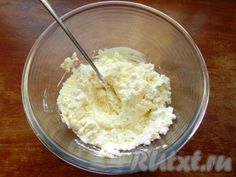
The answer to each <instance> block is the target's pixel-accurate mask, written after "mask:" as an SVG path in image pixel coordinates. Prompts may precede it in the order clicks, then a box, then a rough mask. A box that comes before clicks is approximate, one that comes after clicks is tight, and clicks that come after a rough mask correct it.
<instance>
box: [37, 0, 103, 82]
mask: <svg viewBox="0 0 236 177" xmlns="http://www.w3.org/2000/svg"><path fill="white" fill-rule="evenodd" d="M39 1H40V2H41V3H42V4H43V6H44V7H45V8H46V9H47V11H48V12H49V13H50V14H51V15H52V17H53V18H54V19H55V20H56V22H57V23H58V24H59V25H60V27H61V28H62V29H63V31H64V32H65V33H66V34H67V36H68V37H69V38H70V39H71V41H72V42H73V43H74V45H75V46H76V47H77V49H78V50H79V51H80V53H81V54H82V55H83V56H84V58H85V59H86V60H87V62H88V63H89V64H90V65H91V66H92V68H93V69H94V71H95V72H96V73H97V75H98V78H99V79H100V80H101V81H102V82H104V80H103V77H102V75H101V74H100V72H99V71H98V69H97V67H96V66H95V65H94V63H93V61H92V60H91V59H90V57H89V56H88V54H87V53H86V52H85V51H84V49H83V48H82V47H81V45H80V44H79V42H78V41H77V40H76V39H75V37H74V36H73V34H72V33H71V32H70V30H69V29H68V28H67V27H66V26H65V25H64V23H63V22H62V20H61V19H60V18H59V17H58V16H57V14H56V12H55V11H54V10H53V8H52V6H51V5H50V4H49V2H48V1H47V0H39Z"/></svg>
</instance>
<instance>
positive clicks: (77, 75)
mask: <svg viewBox="0 0 236 177" xmlns="http://www.w3.org/2000/svg"><path fill="white" fill-rule="evenodd" d="M96 58H97V59H96V60H95V65H96V66H97V68H98V69H99V71H100V72H101V74H102V75H103V77H104V80H105V81H106V83H107V84H108V86H109V88H108V89H107V90H106V89H105V88H104V86H103V85H102V84H101V82H100V81H99V79H98V78H97V76H96V74H95V72H94V71H93V69H92V68H91V66H89V65H84V64H81V65H80V66H79V67H74V63H75V62H76V61H77V60H79V59H78V58H77V56H76V54H73V56H72V57H70V58H66V59H65V61H64V63H62V65H61V66H62V68H64V69H65V70H66V71H68V72H69V71H72V74H71V76H70V77H69V78H68V79H67V80H66V81H65V82H64V83H63V87H62V89H61V90H60V94H59V96H58V99H57V105H58V107H59V110H60V112H61V119H62V121H63V122H64V123H66V124H67V126H68V127H69V128H70V129H72V130H73V132H74V133H75V134H76V135H77V136H78V137H79V138H80V139H81V140H82V141H84V142H85V143H89V144H92V145H96V146H99V147H100V148H101V152H102V154H107V156H112V155H120V153H119V152H120V150H131V149H133V148H135V147H137V146H138V145H141V144H145V145H148V144H150V143H151V141H153V140H155V139H159V138H160V135H161V134H166V133H167V131H168V129H169V128H168V127H169V126H170V125H171V124H172V120H173V119H175V118H176V116H175V115H174V114H173V108H172V107H170V106H168V105H169V104H170V103H171V88H170V80H169V78H168V77H166V76H165V75H161V74H159V73H157V72H156V71H155V70H154V65H153V64H151V63H145V62H144V61H143V60H141V59H142V54H141V53H139V52H136V51H134V50H132V49H130V50H128V49H126V48H112V49H106V50H100V51H99V54H98V56H97V57H96Z"/></svg>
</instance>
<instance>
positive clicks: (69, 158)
mask: <svg viewBox="0 0 236 177" xmlns="http://www.w3.org/2000/svg"><path fill="white" fill-rule="evenodd" d="M111 5H112V6H126V7H127V6H128V7H132V8H138V9H142V10H145V11H147V12H149V13H152V14H154V15H158V16H159V17H161V18H163V19H165V20H166V21H167V22H168V23H170V24H172V25H173V26H174V27H175V28H176V29H178V31H180V33H181V34H183V35H184V37H185V38H186V40H187V41H188V42H189V43H190V45H191V46H192V47H193V48H194V49H195V51H196V53H197V55H198V58H199V60H198V62H199V64H200V66H201V69H202V78H203V96H202V100H201V103H200V104H199V105H200V106H199V107H198V110H197V112H196V113H195V116H194V118H193V120H192V122H191V123H190V124H189V125H188V127H187V128H186V130H185V131H184V132H183V134H182V135H181V136H180V137H179V138H178V139H177V140H176V141H175V142H174V143H173V144H172V145H170V146H168V147H167V148H166V149H165V159H160V160H159V161H158V164H160V163H161V162H163V161H165V160H166V159H168V158H170V157H171V156H172V155H174V153H176V152H177V151H179V150H180V149H181V148H182V147H183V146H184V145H185V144H186V143H187V142H188V141H189V140H190V138H191V137H192V136H193V134H194V133H195V132H196V130H197V128H198V127H199V125H200V123H201V122H202V119H203V117H204V115H205V112H206V108H207V105H208V101H209V93H210V89H209V76H208V71H207V67H206V64H205V61H204V58H203V56H202V54H201V52H200V50H199V48H198V47H197V45H196V44H195V42H194V41H193V39H192V38H191V36H190V35H189V33H188V32H187V31H186V30H185V29H184V28H183V27H182V26H181V25H180V24H179V23H178V22H176V21H175V20H174V19H172V18H171V17H169V16H168V15H166V14H165V13H163V12H161V11H159V10H157V9H155V8H152V7H149V6H147V5H143V4H140V3H135V2H127V1H103V2H95V3H91V4H87V5H84V6H81V7H78V8H76V9H74V10H72V11H70V12H68V13H66V14H65V15H63V16H62V17H61V18H62V20H65V19H68V18H70V17H71V16H73V15H75V14H77V13H80V12H82V11H85V10H88V9H92V8H97V7H102V6H111ZM55 25H57V24H56V22H53V23H52V24H51V25H49V26H48V27H47V28H46V30H45V31H44V32H43V33H42V34H41V35H40V36H39V38H38V39H37V40H36V42H35V43H34V45H33V46H32V48H31V50H30V52H29V54H28V56H27V59H26V62H25V65H24V69H23V74H22V81H21V94H22V102H23V107H24V111H25V114H26V117H27V121H28V123H29V125H30V126H31V128H32V130H33V131H34V133H35V134H36V136H37V137H38V139H39V140H40V141H41V142H42V143H43V144H44V145H45V146H46V147H47V149H48V150H50V151H51V152H52V153H53V154H55V155H56V156H57V157H59V158H60V159H62V160H63V161H65V162H67V163H69V164H71V165H73V166H75V167H78V168H81V169H84V170H86V171H90V172H95V173H100V174H128V173H135V172H138V171H140V169H134V170H130V166H129V165H127V166H121V167H117V166H109V165H108V166H106V168H101V167H100V166H98V165H96V164H94V163H93V164H91V163H90V162H89V161H87V160H84V159H81V158H78V157H75V156H74V155H72V154H70V153H68V152H66V151H65V150H64V149H63V148H61V147H60V146H58V145H57V143H55V142H54V141H53V140H52V139H50V138H49V137H48V136H47V135H46V134H45V133H44V132H43V130H42V129H41V127H40V125H39V124H38V123H37V121H36V118H35V115H34V113H33V109H32V107H31V103H30V99H29V95H28V77H29V71H30V67H31V63H32V60H33V56H34V54H35V52H36V50H37V48H38V46H39V45H40V41H41V40H42V39H43V38H44V37H45V36H46V35H47V34H48V33H49V31H50V30H51V29H52V28H53V27H54V26H55ZM173 152H174V153H173ZM158 164H157V165H158Z"/></svg>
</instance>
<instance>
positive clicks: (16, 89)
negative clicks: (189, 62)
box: [0, 0, 236, 177]
mask: <svg viewBox="0 0 236 177" xmlns="http://www.w3.org/2000/svg"><path fill="white" fill-rule="evenodd" d="M50 2H51V3H52V4H53V6H54V7H55V9H56V11H57V12H58V13H59V14H60V15H62V14H64V13H66V12H68V11H70V10H72V9H74V8H77V7H79V6H82V5H84V4H88V3H91V2H94V0H89V1H86V0H51V1H50ZM136 2H139V3H143V4H146V5H149V6H152V7H154V8H157V9H159V10H161V11H163V12H164V13H166V14H168V15H169V16H171V17H172V18H174V19H175V20H177V21H178V22H179V23H180V24H181V25H183V27H184V28H185V29H186V30H187V31H188V32H189V33H190V35H191V36H192V37H193V39H194V40H195V42H196V43H197V45H198V46H199V48H200V50H201V51H202V54H203V56H204V58H205V61H206V65H207V68H208V71H209V76H210V86H211V88H210V91H211V93H210V101H209V106H208V109H207V112H206V115H205V118H204V120H203V122H202V124H201V126H200V128H199V129H198V130H197V132H196V133H195V135H194V136H193V138H192V139H191V140H190V141H189V142H188V143H187V145H185V146H184V148H183V149H182V150H181V151H180V152H179V153H178V155H191V154H193V152H194V151H195V150H196V149H200V150H201V151H202V157H203V158H206V157H207V156H208V155H211V154H216V155H225V156H226V157H231V158H232V160H233V171H231V172H227V173H226V172H215V171H213V172H204V173H201V172H190V173H185V172H172V173H170V172H160V171H156V172H148V173H137V174H134V175H133V176H136V177H138V176H217V177H223V176H236V172H235V170H234V169H235V162H236V140H235V138H236V133H235V132H236V120H235V118H236V117H235V116H236V1H235V0H226V1H222V0H215V1H211V0H208V1H205V0H197V1H191V0H179V1H178V0H170V1H166V0H137V1H136ZM52 22H53V20H52V18H51V17H50V16H49V14H48V13H47V12H46V11H45V10H44V9H43V7H42V6H41V4H39V2H38V1H37V0H0V177H10V176H11V177H13V176H20V177H24V176H27V177H31V176H32V177H35V176H57V177H58V176H90V177H91V176H102V175H97V174H94V173H90V172H86V171H83V170H80V169H77V168H75V167H72V166H71V165H69V164H67V163H65V162H63V161H62V160H60V159H59V158H57V157H56V156H55V155H53V154H52V153H51V152H49V151H48V150H47V149H46V148H45V147H44V145H42V144H41V142H40V141H39V140H38V139H37V138H36V136H35V135H34V133H33V131H32V130H31V128H30V127H29V125H28V123H27V121H26V117H25V114H24V110H23V106H22V101H21V75H22V70H23V66H24V63H25V59H26V56H27V54H28V52H29V50H30V48H31V46H32V45H33V43H34V42H35V40H36V39H37V38H38V37H39V35H40V34H41V33H42V32H43V30H45V28H46V27H47V26H48V25H49V24H51V23H52ZM127 176H128V175H127Z"/></svg>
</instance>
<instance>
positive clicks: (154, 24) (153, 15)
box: [22, 1, 209, 174]
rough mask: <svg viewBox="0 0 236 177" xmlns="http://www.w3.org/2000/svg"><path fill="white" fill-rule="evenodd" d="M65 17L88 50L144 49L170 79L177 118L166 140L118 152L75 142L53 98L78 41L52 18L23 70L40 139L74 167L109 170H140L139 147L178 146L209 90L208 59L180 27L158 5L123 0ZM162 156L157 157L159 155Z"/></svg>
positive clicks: (25, 90)
mask: <svg viewBox="0 0 236 177" xmlns="http://www.w3.org/2000/svg"><path fill="white" fill-rule="evenodd" d="M63 20H64V22H65V23H66V25H67V26H68V27H69V29H70V30H71V31H72V32H73V34H74V35H75V36H76V37H77V38H78V39H79V41H80V43H81V44H82V45H83V47H84V48H85V50H86V51H87V52H88V54H89V55H92V54H93V52H94V51H95V50H97V49H101V48H111V47H119V46H122V47H129V48H133V49H136V50H138V51H140V52H142V53H144V54H145V55H146V57H147V59H148V62H151V63H153V64H155V69H156V70H157V71H158V72H160V73H163V74H165V75H167V76H168V77H169V78H170V79H171V87H172V106H173V107H174V111H175V114H176V115H177V119H176V120H175V122H174V124H173V125H172V126H171V127H170V131H169V132H168V133H167V135H165V136H162V139H161V140H156V141H154V142H153V143H152V144H151V145H150V146H145V147H139V148H137V149H135V150H133V151H132V153H131V154H129V155H124V156H121V157H118V158H115V159H114V158H103V157H99V156H97V155H96V153H94V152H91V151H90V150H88V149H87V148H86V145H83V146H82V142H80V145H78V144H77V143H76V141H75V140H76V139H77V138H76V136H75V135H74V134H73V133H72V132H71V130H69V129H67V127H66V126H65V125H64V124H63V123H62V122H61V121H60V115H59V113H58V110H57V105H56V99H57V96H58V91H59V90H60V88H61V82H63V81H64V80H65V79H66V78H67V77H68V76H67V75H65V77H64V78H63V75H64V71H63V70H62V69H61V68H60V64H61V63H62V62H63V60H64V59H65V58H66V57H68V56H71V54H72V53H73V52H74V51H76V49H75V47H74V46H73V44H72V43H71V41H70V40H69V39H68V38H67V36H66V35H65V34H64V33H63V31H62V30H61V29H60V28H59V26H58V25H57V24H56V23H53V24H52V25H50V26H49V27H48V28H47V29H46V30H45V31H44V32H43V34H42V35H41V36H40V37H39V39H38V40H37V41H36V42H35V44H34V45H33V47H32V49H31V51H30V53H29V55H28V58H27V61H26V64H25V68H24V73H23V77H22V99H23V104H24V109H25V112H26V115H27V119H28V122H29V124H30V126H31V127H32V129H33V130H34V132H35V134H36V135H37V137H38V138H39V139H40V140H41V141H42V143H43V144H44V145H45V146H46V147H47V148H48V149H49V150H51V151H52V152H53V153H54V154H55V155H57V156H58V157H59V158H61V159H63V160H65V161H66V162H68V163H70V164H72V165H74V166H76V167H79V168H82V169H85V170H89V171H93V172H97V173H108V174H123V173H132V172H137V171H140V169H139V168H134V169H130V163H131V160H132V157H133V154H134V153H133V152H136V151H137V150H139V149H145V150H146V151H147V152H151V151H153V150H154V149H156V148H157V147H162V148H160V150H159V151H160V153H159V155H161V154H163V153H165V158H168V157H170V156H171V154H172V152H173V151H175V152H176V151H178V150H179V149H180V148H181V147H182V146H183V145H184V144H185V143H186V142H187V141H188V140H189V139H190V137H191V136H192V135H193V134H194V132H195V131H196V129H197V128H198V126H199V125H200V123H201V121H202V118H203V116H204V114H205V111H206V107H207V103H208V98H209V81H208V73H207V69H206V65H205V63H204V60H203V57H202V55H201V53H200V51H199V49H198V48H197V46H196V44H195V43H194V42H193V40H192V38H191V37H190V36H189V34H188V33H187V32H186V31H185V30H184V29H183V27H181V26H180V25H179V24H178V23H177V22H176V21H174V20H173V19H171V18H170V17H168V16H167V15H165V14H164V13H162V12H160V11H158V10H156V9H153V8H150V7H147V6H144V5H141V4H137V3H131V2H119V1H114V2H113V1H107V2H100V3H93V4H89V5H86V6H83V7H80V8H78V9H75V10H73V11H71V12H69V13H67V14H66V15H64V16H63ZM78 141H79V140H78ZM163 145H167V146H166V147H163ZM90 149H93V147H90ZM158 158H159V156H158ZM158 158H157V159H158ZM163 160H164V159H161V158H160V159H158V163H159V162H161V161H163Z"/></svg>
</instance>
